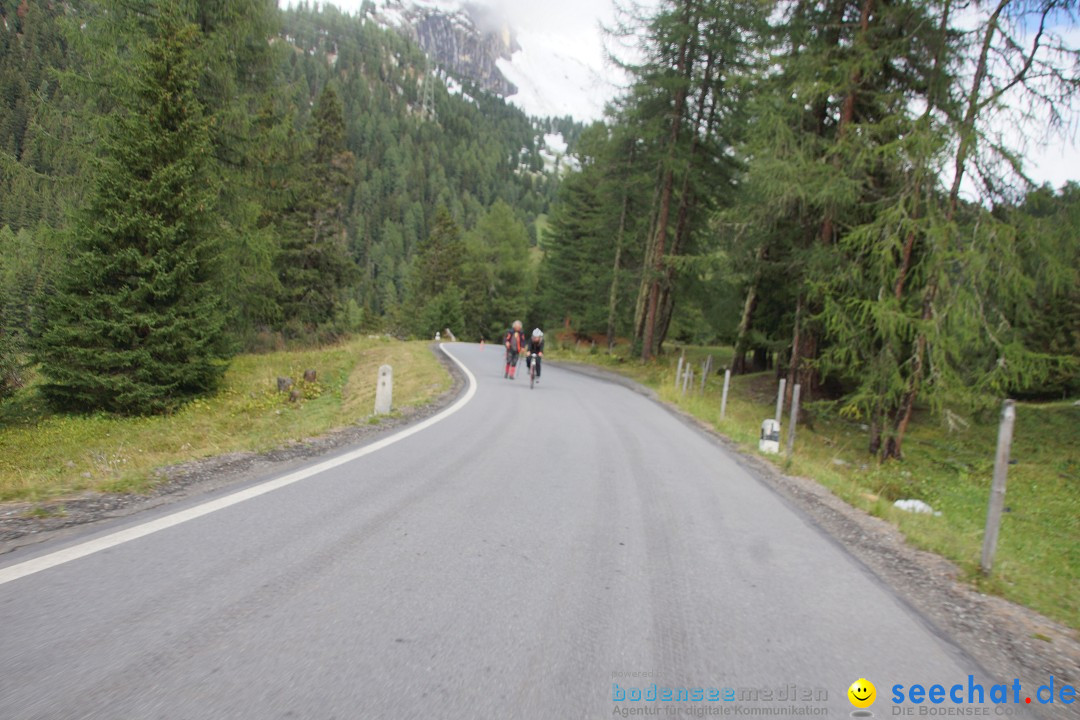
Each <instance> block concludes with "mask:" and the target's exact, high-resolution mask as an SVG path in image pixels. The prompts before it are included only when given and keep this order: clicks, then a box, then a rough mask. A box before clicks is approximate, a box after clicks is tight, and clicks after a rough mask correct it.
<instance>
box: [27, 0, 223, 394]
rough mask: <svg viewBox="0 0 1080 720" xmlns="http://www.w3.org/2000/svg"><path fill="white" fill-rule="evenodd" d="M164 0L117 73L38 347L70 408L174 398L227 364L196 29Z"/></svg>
mask: <svg viewBox="0 0 1080 720" xmlns="http://www.w3.org/2000/svg"><path fill="white" fill-rule="evenodd" d="M154 10H156V12H155V13H154V15H153V21H152V25H151V29H150V35H149V37H146V38H143V39H141V40H140V41H139V42H138V46H137V49H136V52H135V53H134V54H133V57H132V59H131V65H130V70H129V72H128V73H127V74H124V75H121V76H118V77H114V78H112V81H113V82H114V83H115V84H114V88H115V92H114V95H115V97H116V98H117V99H118V102H119V108H118V109H117V110H116V111H115V112H114V113H113V115H112V116H111V118H110V121H109V126H110V128H109V132H108V137H107V138H106V140H105V142H104V151H103V157H102V158H101V161H100V163H99V165H98V168H97V170H96V174H95V178H94V183H93V191H92V193H91V197H90V198H89V201H88V204H87V207H86V208H85V211H84V212H82V213H81V214H80V216H79V217H78V219H77V222H76V225H75V248H74V251H73V256H72V257H71V259H70V263H69V265H68V266H67V268H66V270H65V273H64V276H63V277H62V278H61V279H60V282H59V287H58V288H57V292H56V294H55V295H54V296H53V297H52V298H51V300H50V303H49V307H48V320H47V325H46V329H45V330H44V333H43V335H42V337H41V339H40V342H39V343H38V347H37V353H36V355H37V359H38V360H39V361H40V363H41V371H42V374H43V375H44V377H45V383H44V384H43V386H42V392H43V394H44V395H45V397H46V399H47V400H48V401H49V402H50V403H52V404H53V405H54V406H56V407H59V408H65V409H74V410H81V411H93V410H107V411H111V412H117V413H125V414H144V413H155V412H162V411H167V410H170V409H172V408H175V407H176V406H177V405H178V404H179V403H181V402H183V401H184V400H185V399H187V398H189V397H191V396H194V395H198V394H201V393H205V392H209V391H212V390H213V389H214V388H215V387H216V386H217V384H218V382H219V380H220V378H221V376H222V374H223V372H224V369H225V362H224V361H225V358H226V357H227V346H226V342H225V331H224V316H223V313H222V308H221V304H220V301H219V298H218V295H217V291H216V288H215V287H214V286H213V284H212V282H211V279H212V277H213V276H214V273H215V268H214V263H215V261H216V256H217V248H216V246H215V243H214V239H213V234H214V227H213V222H212V218H211V215H210V209H211V207H212V206H213V202H214V196H215V187H214V183H213V181H212V178H211V177H210V176H209V174H208V172H207V157H208V155H209V152H210V130H209V128H210V120H209V118H207V117H206V115H205V113H204V112H203V107H202V105H201V103H200V102H199V100H198V98H197V97H196V88H197V86H198V75H199V65H198V63H197V61H196V58H197V54H196V49H197V47H198V38H199V35H198V29H197V28H196V27H195V26H194V25H192V24H190V23H188V22H187V21H186V20H185V19H184V18H183V17H182V15H181V13H180V11H179V9H178V8H176V6H175V5H174V4H173V3H168V2H162V3H160V4H159V5H158V6H156V7H155V8H154Z"/></svg>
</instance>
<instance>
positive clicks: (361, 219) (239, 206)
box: [0, 0, 580, 414]
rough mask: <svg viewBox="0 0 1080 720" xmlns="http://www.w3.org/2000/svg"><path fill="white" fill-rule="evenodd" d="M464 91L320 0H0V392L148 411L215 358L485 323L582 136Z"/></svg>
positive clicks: (524, 285) (172, 401) (512, 292)
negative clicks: (546, 147) (287, 2)
mask: <svg viewBox="0 0 1080 720" xmlns="http://www.w3.org/2000/svg"><path fill="white" fill-rule="evenodd" d="M425 83H428V84H430V85H431V87H430V88H425ZM464 85H465V87H464V90H463V91H459V92H457V93H456V94H454V93H451V92H448V90H447V84H446V83H445V82H444V81H443V79H442V78H440V77H437V76H436V73H435V72H434V71H428V68H427V63H426V61H425V59H424V56H423V54H422V53H421V51H420V50H419V49H418V48H417V47H416V46H415V45H413V44H412V43H411V42H409V41H408V40H406V39H405V38H404V37H403V36H402V35H400V34H399V33H397V32H394V31H391V30H387V29H385V28H382V27H380V26H378V25H377V24H375V23H373V22H370V21H366V20H365V19H364V18H363V17H359V16H355V15H346V14H343V13H341V12H339V11H338V10H337V9H335V8H334V7H333V6H326V7H315V6H311V5H307V4H302V5H299V6H298V7H295V8H292V9H288V10H281V9H279V8H278V6H277V3H275V2H273V1H272V0H269V1H267V0H230V1H229V2H210V1H199V2H195V1H190V2H171V1H170V2H164V1H163V0H162V1H160V2H158V1H154V2H137V3H131V2H125V1H123V0H115V1H114V0H101V1H100V2H98V1H95V0H85V1H71V2H60V1H56V2H20V1H18V0H3V2H2V3H0V88H2V90H0V94H2V97H3V100H2V102H3V111H2V113H0V280H2V281H0V367H2V370H0V383H2V384H0V394H3V393H5V392H10V391H12V390H13V389H15V388H16V387H17V386H19V385H20V384H21V383H23V382H25V378H26V377H27V375H28V373H29V372H30V371H31V370H33V371H35V372H37V371H40V374H41V377H42V378H43V379H44V383H43V384H42V392H43V393H45V394H46V396H47V397H48V398H49V400H50V402H51V403H52V404H54V405H55V406H56V407H57V408H63V409H71V410H78V411H86V410H91V411H92V410H100V409H104V410H107V411H111V412H119V413H135V414H141V413H145V412H159V411H167V410H169V409H170V408H171V407H174V406H175V405H176V404H177V403H182V402H183V401H184V400H185V399H186V398H190V397H192V396H193V395H197V394H200V393H205V392H209V391H212V390H213V388H214V386H215V382H216V380H217V379H218V378H219V377H220V375H221V373H222V371H223V368H224V367H225V365H226V363H227V361H228V359H229V357H231V356H232V355H233V354H234V353H236V352H239V351H251V350H255V351H258V350H260V349H273V348H275V347H279V346H282V344H284V343H290V344H295V343H301V344H303V343H319V342H323V341H328V340H332V339H334V338H338V337H342V336H344V335H346V334H349V333H354V332H359V331H365V332H374V331H385V332H390V333H392V334H394V335H397V336H408V335H413V334H415V335H420V336H428V337H430V336H431V334H433V333H434V332H435V330H437V329H441V328H444V327H448V326H449V327H454V328H457V331H458V332H459V333H460V334H461V335H462V336H463V337H464V336H468V337H471V338H472V339H479V338H480V337H482V336H484V335H493V334H495V333H497V332H498V331H499V330H501V329H502V325H503V324H505V323H506V322H508V321H507V320H506V318H507V317H509V316H510V315H513V314H517V315H524V313H525V311H526V309H527V306H528V304H529V303H530V302H531V299H530V295H531V293H532V288H533V284H534V282H535V280H534V270H535V267H534V266H535V261H534V259H533V258H534V253H535V250H534V248H535V247H536V245H537V226H538V222H537V221H538V220H539V221H540V223H542V222H543V217H544V215H545V213H546V212H547V210H548V208H549V206H550V204H551V201H552V199H553V198H554V195H555V191H556V188H557V185H558V172H557V170H556V169H555V168H553V167H550V163H546V162H545V159H544V157H543V156H542V155H541V150H542V147H541V145H540V144H539V139H540V138H542V137H543V135H544V134H545V133H549V132H562V133H563V134H564V136H565V137H567V138H568V139H572V138H573V137H574V135H575V133H576V132H579V131H580V126H578V125H577V124H575V123H574V122H573V121H572V120H570V119H544V120H538V119H531V118H528V117H526V116H525V115H524V114H522V113H521V112H520V111H519V110H517V109H516V108H513V107H512V106H510V105H508V104H506V103H505V102H504V101H503V100H502V99H500V98H497V97H494V96H490V95H486V94H484V93H482V92H480V91H478V90H476V89H475V88H473V87H471V86H469V85H468V83H464ZM425 90H427V93H426V96H427V102H426V103H425ZM429 240H430V243H431V247H427V245H428V243H429ZM447 263H451V264H452V265H453V267H451V266H450V265H448V264H447ZM425 273H433V274H434V276H432V275H428V274H425ZM465 277H468V278H469V282H464V281H463V278H465ZM466 318H468V321H469V324H468V325H466Z"/></svg>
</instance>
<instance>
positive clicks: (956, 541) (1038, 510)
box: [548, 347, 1080, 628]
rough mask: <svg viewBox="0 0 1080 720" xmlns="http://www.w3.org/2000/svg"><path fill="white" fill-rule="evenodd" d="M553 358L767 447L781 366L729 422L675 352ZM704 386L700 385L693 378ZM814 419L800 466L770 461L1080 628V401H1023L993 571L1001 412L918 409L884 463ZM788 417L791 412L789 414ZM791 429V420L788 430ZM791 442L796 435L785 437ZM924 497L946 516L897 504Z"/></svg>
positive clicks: (742, 391) (753, 378)
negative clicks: (685, 386)
mask: <svg viewBox="0 0 1080 720" xmlns="http://www.w3.org/2000/svg"><path fill="white" fill-rule="evenodd" d="M553 350H554V352H549V353H548V354H549V355H550V356H551V359H553V360H558V359H560V358H562V359H567V360H577V361H585V362H589V363H592V364H596V365H600V366H602V367H607V368H609V369H613V370H617V371H619V372H621V373H623V374H625V375H628V376H629V377H632V378H634V379H636V380H638V381H639V382H641V383H643V384H645V385H647V386H649V387H652V388H653V389H655V390H657V392H658V393H659V396H660V398H661V399H662V400H664V401H665V402H669V403H672V404H675V405H677V406H679V407H681V408H683V409H684V410H686V411H688V412H690V413H692V414H693V415H695V416H696V417H698V418H700V419H702V420H704V421H706V422H708V423H710V424H711V425H712V426H713V427H714V428H715V429H716V430H718V431H719V432H721V433H722V434H724V435H726V436H727V437H729V438H731V439H732V440H734V441H735V442H736V443H738V445H739V446H740V447H741V448H742V449H743V450H744V451H747V452H751V453H757V440H758V433H759V431H760V427H761V421H762V420H764V419H765V418H768V417H772V415H773V412H774V410H775V405H776V381H775V378H774V375H773V373H771V372H769V373H762V374H757V375H746V376H741V377H735V378H732V384H731V390H730V393H729V397H728V405H727V415H726V417H725V419H724V420H721V419H720V395H721V392H722V388H723V376H722V375H720V376H716V375H713V376H712V377H710V378H709V380H708V386H707V389H706V393H705V396H704V397H701V396H700V395H699V394H697V393H694V394H690V393H688V394H687V397H683V396H682V393H681V391H679V390H676V388H675V382H674V378H675V366H676V363H677V360H678V355H677V354H669V355H666V356H664V357H662V358H660V359H658V360H656V361H654V362H651V363H648V364H642V363H641V362H639V361H637V360H632V359H628V358H627V357H626V356H625V351H622V352H620V351H619V350H617V351H616V354H615V355H610V356H609V355H608V354H607V353H606V352H601V351H597V352H578V351H574V350H570V349H565V350H559V349H553ZM710 353H711V354H713V355H714V366H715V367H721V368H722V367H724V366H725V365H727V364H729V363H730V360H731V349H730V348H700V347H688V348H687V357H688V358H689V359H690V360H691V361H692V362H694V364H695V366H696V368H697V371H698V372H700V368H701V363H702V361H703V359H704V358H705V356H706V355H708V354H710ZM695 385H697V388H698V389H700V385H699V384H698V383H697V382H695ZM808 414H809V421H808V422H803V423H801V424H800V426H799V427H798V431H797V433H796V442H795V454H794V457H793V459H792V461H791V462H790V464H788V463H785V462H784V460H783V459H782V457H781V458H777V457H776V456H766V457H768V458H769V459H770V460H771V461H772V462H774V463H776V464H778V465H780V466H782V467H783V469H784V470H785V471H786V472H788V473H790V474H796V475H802V476H807V477H811V478H814V479H815V480H816V481H818V482H820V483H821V484H822V485H824V486H825V487H827V488H829V489H830V490H831V491H832V492H833V493H835V494H836V495H837V496H839V497H840V498H842V499H843V500H845V501H846V502H848V503H850V504H851V505H854V506H856V507H860V508H862V509H864V510H866V511H867V512H870V513H871V514H874V515H876V516H879V517H882V518H884V519H886V520H888V521H889V522H891V523H893V524H894V525H896V526H897V527H899V529H900V530H901V531H902V532H903V534H904V535H905V536H906V537H907V539H908V541H909V542H911V543H912V544H913V545H915V546H916V547H919V548H922V549H925V550H929V551H932V552H935V553H938V554H940V555H943V556H944V557H946V558H948V559H950V560H952V561H953V562H955V563H956V564H957V565H958V566H959V567H960V568H961V570H962V572H963V573H964V576H965V579H966V580H967V581H968V582H970V583H972V584H974V585H976V586H978V587H979V589H981V590H983V591H985V592H989V593H994V594H997V595H1001V596H1003V597H1005V598H1008V599H1009V600H1013V601H1015V602H1018V603H1021V604H1024V605H1027V606H1029V607H1031V608H1033V609H1035V610H1038V611H1039V612H1041V613H1043V614H1045V615H1047V616H1049V617H1051V618H1053V619H1055V620H1058V621H1059V622H1062V623H1064V624H1066V625H1068V626H1070V627H1072V628H1080V408H1078V407H1075V406H1073V405H1072V403H1071V402H1070V401H1066V402H1056V403H1046V404H1032V403H1020V404H1018V407H1017V420H1016V426H1015V431H1014V436H1013V446H1012V455H1011V457H1012V459H1013V460H1014V461H1015V464H1014V465H1010V467H1009V475H1008V486H1007V492H1006V496H1005V506H1006V508H1008V512H1006V513H1005V515H1004V519H1003V522H1002V527H1001V534H1000V537H999V540H998V547H997V554H996V557H995V561H994V568H993V572H992V573H991V575H990V577H989V578H984V577H983V576H982V574H981V573H980V572H979V557H980V554H981V549H982V537H983V528H984V525H985V522H986V506H987V500H988V497H989V489H990V479H991V475H992V472H993V465H994V449H995V445H996V442H997V428H998V425H997V418H996V417H988V418H971V417H967V418H965V420H966V421H967V423H968V424H967V425H964V424H963V423H959V424H957V423H954V427H949V426H948V425H947V424H946V423H945V422H943V420H942V419H940V418H935V417H929V416H926V415H923V416H917V417H916V422H914V423H913V426H912V429H911V431H910V432H909V434H908V437H907V439H906V441H905V445H904V451H905V454H904V459H903V460H902V461H899V462H890V463H886V464H884V465H881V464H879V463H878V462H877V460H876V458H875V457H874V456H872V455H870V454H868V453H867V450H866V443H867V433H866V430H865V429H863V427H861V426H860V425H859V423H857V422H852V421H849V420H846V419H844V418H841V417H839V416H838V414H837V413H836V412H835V406H834V405H832V404H830V403H825V402H821V403H811V404H810V406H809V408H808ZM785 420H786V418H785ZM785 433H786V427H785ZM783 441H784V442H786V434H785V435H784V438H783ZM901 498H914V499H919V500H923V501H925V502H927V503H929V504H930V505H932V506H933V507H934V509H935V510H939V511H941V513H942V514H941V516H940V517H935V516H930V515H918V514H913V513H908V512H903V511H901V510H897V509H896V508H894V507H893V506H892V503H893V501H895V500H898V499H901Z"/></svg>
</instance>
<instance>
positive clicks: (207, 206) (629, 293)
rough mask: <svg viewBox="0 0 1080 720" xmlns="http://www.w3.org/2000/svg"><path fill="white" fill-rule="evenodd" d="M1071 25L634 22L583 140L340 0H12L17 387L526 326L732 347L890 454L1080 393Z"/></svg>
mask: <svg viewBox="0 0 1080 720" xmlns="http://www.w3.org/2000/svg"><path fill="white" fill-rule="evenodd" d="M1075 10H1076V3H1075V2H1072V1H1071V0H1035V1H1034V2H1028V1H1027V0H1025V1H1024V2H1021V1H1020V0H997V2H996V4H995V3H990V4H967V3H963V4H959V3H956V2H955V0H900V1H897V0H784V1H777V2H764V1H759V0H664V2H661V3H659V4H658V5H656V6H655V7H653V8H652V9H651V10H650V11H649V12H644V11H641V10H640V9H634V7H633V6H630V7H628V8H625V9H624V10H623V11H622V13H621V20H620V23H619V26H618V27H616V28H611V29H610V33H611V34H612V37H613V38H617V39H618V40H619V41H620V42H621V46H622V47H624V48H626V47H632V48H633V51H632V52H627V53H625V55H626V58H623V59H620V58H618V57H615V58H613V60H612V61H613V62H618V63H621V64H622V67H623V69H624V70H625V72H626V74H627V76H628V78H629V84H628V86H627V88H626V89H625V91H624V92H623V93H622V94H621V95H620V96H619V97H618V98H617V99H616V100H615V101H614V102H613V103H612V104H611V105H610V107H609V111H608V114H607V116H606V118H605V119H604V120H603V121H602V122H597V123H595V124H593V125H591V126H589V127H584V128H583V127H581V126H580V125H577V124H576V123H575V122H574V121H573V120H571V119H569V118H564V119H551V118H548V119H537V118H528V117H526V116H525V115H524V114H522V113H521V112H520V111H519V110H517V109H515V108H513V107H512V106H510V105H509V104H507V103H506V102H505V101H504V100H502V99H500V98H497V97H493V96H490V95H487V94H485V93H483V92H482V91H479V90H478V89H477V88H475V87H471V86H469V85H468V83H467V82H466V83H465V90H464V91H463V92H461V93H451V92H448V90H447V87H446V85H445V84H444V83H443V82H442V81H441V79H440V78H439V76H438V74H437V73H436V72H433V71H432V70H431V69H430V67H429V65H428V63H427V62H426V61H425V58H424V56H423V54H422V52H421V51H420V50H419V49H418V48H417V47H416V46H415V45H413V44H412V43H410V42H409V41H408V40H406V39H405V38H403V37H402V36H401V35H399V34H397V33H395V32H392V31H389V30H386V29H384V28H381V27H379V26H378V25H377V24H375V23H373V22H370V21H369V20H367V19H365V17H364V15H363V13H361V14H360V15H346V14H342V13H341V12H339V11H337V10H335V9H334V8H333V7H332V6H326V7H323V8H321V9H320V8H315V7H313V6H310V5H308V4H300V5H299V6H298V7H296V8H293V9H288V10H282V9H279V8H278V6H277V3H276V2H273V1H272V0H269V1H268V0H231V1H230V2H212V1H210V0H180V1H178V2H166V1H165V0H144V1H142V2H137V3H133V2H130V1H129V0H69V1H67V2H61V1H60V0H55V1H52V2H27V1H26V0H21V1H20V0H2V1H0V19H2V22H0V26H2V27H0V102H2V103H3V105H2V107H3V110H2V115H0V394H2V393H5V392H10V391H12V390H14V389H15V388H17V387H18V386H19V385H20V384H22V383H23V382H25V378H26V377H27V375H28V374H29V373H36V374H39V375H40V378H41V385H40V387H41V392H42V393H43V395H44V397H45V398H46V399H47V400H48V401H49V403H50V404H51V405H53V406H54V407H56V408H57V409H61V410H75V411H97V410H104V411H108V412H115V413H122V414H142V413H147V412H168V411H170V410H171V409H173V408H175V407H176V406H177V404H178V403H182V402H184V401H185V400H186V399H188V398H191V397H194V396H196V395H199V394H202V393H206V392H210V391H212V390H213V388H214V387H215V384H216V383H217V381H218V380H219V379H220V377H221V374H222V372H223V368H224V367H226V365H227V363H228V360H229V358H230V357H231V356H232V355H233V354H235V353H237V352H240V351H259V350H265V349H270V348H274V347H278V346H280V345H281V344H283V343H297V342H298V343H319V342H324V341H327V340H332V339H334V338H337V337H342V336H345V335H348V334H350V333H357V332H387V333H391V334H394V335H398V336H402V337H404V336H415V337H430V336H431V334H432V333H434V332H435V331H436V330H440V329H443V328H446V327H450V328H453V329H454V331H455V333H457V335H458V336H459V337H460V338H461V339H465V340H478V339H480V338H488V339H492V338H494V337H496V336H497V335H498V333H499V332H500V331H501V330H502V329H503V328H504V327H505V325H506V324H507V323H508V322H509V321H510V320H511V319H513V318H515V317H521V318H522V319H525V320H526V322H527V323H528V324H529V325H530V326H533V325H543V326H544V327H546V328H550V329H554V330H565V331H570V332H572V333H574V334H575V335H576V336H577V337H579V338H581V337H586V338H591V339H593V340H595V341H596V342H598V343H599V344H600V345H601V346H604V345H605V344H606V346H607V347H609V348H610V347H614V346H616V345H617V344H620V343H621V345H622V346H623V347H625V346H627V345H629V347H630V348H631V352H632V354H633V355H634V356H636V357H638V358H640V359H641V360H643V361H646V362H647V361H649V360H651V359H652V358H654V357H655V356H657V355H658V354H660V353H662V352H664V347H665V343H667V344H668V345H670V344H671V343H672V342H678V343H695V344H728V345H732V346H734V348H735V359H734V362H733V366H732V368H731V369H732V371H733V372H735V373H748V372H762V371H773V372H775V373H776V374H777V375H778V376H781V377H786V378H788V379H789V383H788V386H789V387H790V386H792V385H793V384H794V383H796V382H798V383H800V384H801V387H802V388H803V393H804V401H805V400H806V399H809V400H811V401H813V400H828V401H835V402H837V403H839V405H840V408H841V412H842V414H844V415H845V416H847V417H850V418H853V419H858V420H859V421H860V422H862V423H865V425H866V427H868V428H869V431H868V448H869V450H870V451H871V452H873V453H876V454H878V455H879V456H880V457H881V458H882V459H889V458H898V457H901V456H902V452H903V440H904V437H905V434H906V432H907V429H908V427H909V425H910V423H911V422H912V421H913V418H915V417H916V414H917V411H918V410H921V409H925V408H928V409H930V410H932V411H935V412H936V413H937V414H939V415H941V414H942V413H945V414H946V416H947V415H948V413H952V412H960V409H963V410H964V411H965V412H966V411H967V410H969V409H976V410H978V409H986V408H989V407H993V406H995V405H996V404H997V402H998V401H999V400H1000V398H1002V397H1004V396H1006V395H1009V396H1013V397H1024V398H1060V397H1063V396H1070V395H1076V394H1077V393H1078V392H1080V277H1078V275H1080V185H1077V184H1074V183H1070V184H1067V185H1065V186H1064V187H1060V188H1054V187H1049V186H1038V185H1036V184H1035V183H1033V182H1031V181H1030V179H1029V178H1028V171H1029V169H1028V168H1026V166H1025V163H1024V150H1025V144H1024V143H1025V142H1037V141H1039V139H1042V138H1047V139H1049V140H1050V141H1051V142H1064V141H1066V139H1067V134H1068V130H1069V128H1070V127H1072V126H1073V125H1074V124H1075V121H1076V114H1075V113H1074V112H1073V110H1072V109H1073V107H1074V106H1075V103H1076V101H1077V91H1078V90H1080V75H1078V67H1080V64H1078V53H1077V48H1076V47H1074V46H1072V45H1070V43H1069V40H1068V38H1069V37H1070V35H1069V31H1071V30H1075V29H1076V27H1077V25H1076V18H1075ZM1071 37H1075V33H1074V34H1073V35H1072V36H1071ZM613 44H618V43H613ZM429 84H430V85H429ZM429 99H430V100H429ZM1003 127H1011V128H1014V129H1015V130H1016V132H1014V133H1012V134H1010V133H1007V132H1002V128H1003ZM547 132H560V133H562V134H563V136H564V137H566V138H567V139H568V140H569V141H570V143H571V151H572V153H573V154H574V156H575V158H576V162H574V163H572V164H571V165H570V168H571V170H570V171H569V172H564V171H560V170H559V169H558V168H552V167H549V164H548V163H546V162H545V159H544V157H543V154H542V147H541V144H540V138H542V136H543V135H544V134H545V133H547ZM1017 136H1019V139H1018V138H1017Z"/></svg>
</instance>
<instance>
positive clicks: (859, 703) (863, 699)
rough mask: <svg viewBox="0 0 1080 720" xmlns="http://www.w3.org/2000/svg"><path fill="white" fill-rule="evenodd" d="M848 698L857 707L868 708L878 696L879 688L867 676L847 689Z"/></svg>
mask: <svg viewBox="0 0 1080 720" xmlns="http://www.w3.org/2000/svg"><path fill="white" fill-rule="evenodd" d="M847 696H848V700H850V701H851V704H852V705H854V706H855V707H857V708H868V707H870V706H871V705H873V704H874V700H875V699H876V698H877V688H875V687H874V683H872V682H870V681H869V680H867V679H866V678H859V679H858V680H856V681H855V682H853V683H851V687H849V688H848V689H847Z"/></svg>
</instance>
